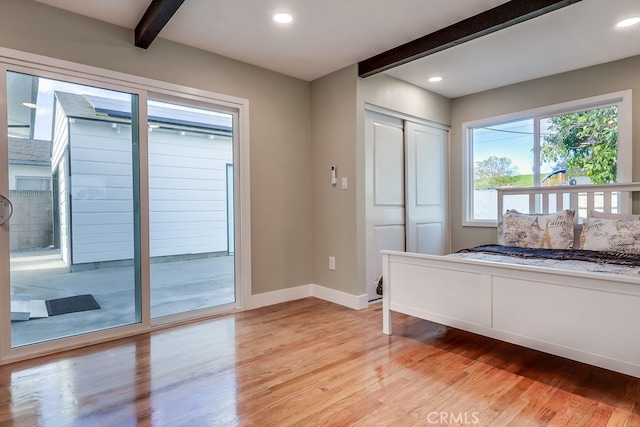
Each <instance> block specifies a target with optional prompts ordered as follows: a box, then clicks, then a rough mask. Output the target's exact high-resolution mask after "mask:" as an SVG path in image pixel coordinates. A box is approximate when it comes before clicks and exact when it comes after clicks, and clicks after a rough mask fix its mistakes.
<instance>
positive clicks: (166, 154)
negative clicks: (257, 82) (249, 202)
mask: <svg viewBox="0 0 640 427" xmlns="http://www.w3.org/2000/svg"><path fill="white" fill-rule="evenodd" d="M148 115H149V130H148V131H149V134H148V135H149V250H150V255H151V317H152V318H157V317H163V316H169V315H175V314H180V313H185V312H190V311H194V310H199V309H204V308H210V307H215V306H221V305H224V304H231V303H233V302H235V300H236V297H235V296H236V293H235V269H234V265H235V257H234V251H235V249H234V239H235V233H234V221H233V217H234V213H233V193H234V191H233V188H234V183H233V176H234V174H233V134H232V130H233V126H232V119H233V116H232V115H230V114H227V113H223V112H217V111H213V110H208V109H203V108H193V107H188V106H183V105H177V104H171V103H166V102H159V101H149V102H148Z"/></svg>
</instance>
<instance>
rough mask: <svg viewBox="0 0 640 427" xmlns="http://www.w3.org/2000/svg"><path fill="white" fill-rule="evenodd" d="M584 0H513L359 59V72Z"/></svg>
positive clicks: (389, 65)
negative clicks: (362, 59) (361, 59)
mask: <svg viewBox="0 0 640 427" xmlns="http://www.w3.org/2000/svg"><path fill="white" fill-rule="evenodd" d="M579 1H581V0H511V1H508V2H506V3H504V4H501V5H500V6H496V7H494V8H493V9H489V10H486V11H484V12H482V13H479V14H477V15H474V16H472V17H470V18H467V19H465V20H463V21H460V22H456V23H455V24H453V25H450V26H448V27H446V28H443V29H441V30H438V31H435V32H433V33H431V34H427V35H426V36H423V37H420V38H418V39H415V40H413V41H410V42H408V43H405V44H403V45H400V46H398V47H395V48H393V49H390V50H388V51H386V52H382V53H380V54H378V55H375V56H372V57H371V58H368V59H365V60H364V61H360V62H359V63H358V75H359V76H360V77H368V76H371V75H374V74H377V73H380V72H382V71H385V70H388V69H390V68H393V67H397V66H398V65H402V64H405V63H407V62H411V61H414V60H416V59H420V58H423V57H425V56H427V55H431V54H434V53H436V52H440V51H442V50H445V49H448V48H450V47H453V46H456V45H458V44H461V43H464V42H468V41H470V40H473V39H476V38H478V37H482V36H484V35H486V34H490V33H493V32H495V31H498V30H501V29H503V28H507V27H510V26H512V25H515V24H518V23H520V22H524V21H527V20H529V19H532V18H535V17H537V16H541V15H544V14H545V13H549V12H552V11H554V10H557V9H560V8H563V7H565V6H569V5H571V4H573V3H578V2H579Z"/></svg>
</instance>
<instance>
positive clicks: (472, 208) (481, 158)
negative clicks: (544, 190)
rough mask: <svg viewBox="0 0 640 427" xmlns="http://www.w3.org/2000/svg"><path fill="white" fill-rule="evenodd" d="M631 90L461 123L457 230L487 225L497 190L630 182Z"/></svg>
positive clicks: (491, 220) (494, 213) (494, 218)
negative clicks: (462, 156)
mask: <svg viewBox="0 0 640 427" xmlns="http://www.w3.org/2000/svg"><path fill="white" fill-rule="evenodd" d="M630 104H631V92H630V91H626V92H621V93H616V94H610V95H605V96H601V97H595V98H589V99H585V100H580V101H575V102H570V103H566V104H561V105H554V106H549V107H544V108H541V109H537V110H531V111H524V112H519V113H514V114H509V115H506V116H501V117H493V118H489V119H484V120H479V121H475V122H468V123H465V124H463V135H464V136H465V139H466V140H465V141H464V154H465V164H464V170H465V173H466V176H465V179H464V185H465V191H464V194H465V200H464V205H465V206H464V208H465V209H464V218H463V225H479V226H493V225H495V224H496V221H497V218H498V212H497V191H496V188H497V187H505V186H517V187H530V186H541V185H576V184H578V185H588V184H605V183H609V182H627V181H631V164H630V162H631V141H630V138H631V119H630V114H629V111H630Z"/></svg>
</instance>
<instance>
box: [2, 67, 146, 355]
mask: <svg viewBox="0 0 640 427" xmlns="http://www.w3.org/2000/svg"><path fill="white" fill-rule="evenodd" d="M7 88H8V94H7V118H8V127H9V128H8V134H9V144H8V146H9V165H8V173H9V198H10V199H11V200H12V202H13V205H14V215H13V217H12V218H11V220H10V222H9V234H10V259H11V271H10V279H11V281H10V283H11V307H12V309H11V319H12V322H11V346H12V347H18V346H24V345H28V344H34V343H39V342H44V341H49V340H53V339H58V338H63V337H68V336H72V335H78V334H84V333H89V332H93V331H98V330H103V329H107V328H114V327H118V326H124V325H129V324H132V323H138V322H140V321H141V314H140V313H141V307H140V283H139V279H138V278H139V276H140V275H139V273H138V271H139V267H138V266H139V264H140V263H139V253H138V251H137V250H136V248H137V247H139V245H138V244H137V243H138V242H139V240H138V239H139V238H138V237H137V236H139V230H138V228H139V212H137V208H136V207H137V206H138V204H137V203H134V195H136V194H137V188H136V185H137V184H136V183H137V180H136V179H135V177H136V174H137V169H138V168H137V158H138V157H137V156H138V152H137V147H138V144H137V116H136V114H132V111H135V108H132V106H135V105H136V103H137V98H136V95H132V94H129V93H123V92H117V91H113V90H107V89H101V88H96V87H91V86H85V85H80V84H74V83H69V82H63V81H59V80H52V79H46V78H41V77H38V76H33V75H28V74H21V73H15V72H9V73H8V74H7Z"/></svg>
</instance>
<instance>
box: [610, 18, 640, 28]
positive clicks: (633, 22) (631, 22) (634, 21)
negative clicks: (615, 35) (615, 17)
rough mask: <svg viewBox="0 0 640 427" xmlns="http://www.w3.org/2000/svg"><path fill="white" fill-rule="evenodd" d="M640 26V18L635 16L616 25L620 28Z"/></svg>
mask: <svg viewBox="0 0 640 427" xmlns="http://www.w3.org/2000/svg"><path fill="white" fill-rule="evenodd" d="M636 24H640V16H635V17H633V18H629V19H625V20H623V21H620V22H618V23H617V24H616V26H618V27H620V28H624V27H630V26H632V25H636Z"/></svg>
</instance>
